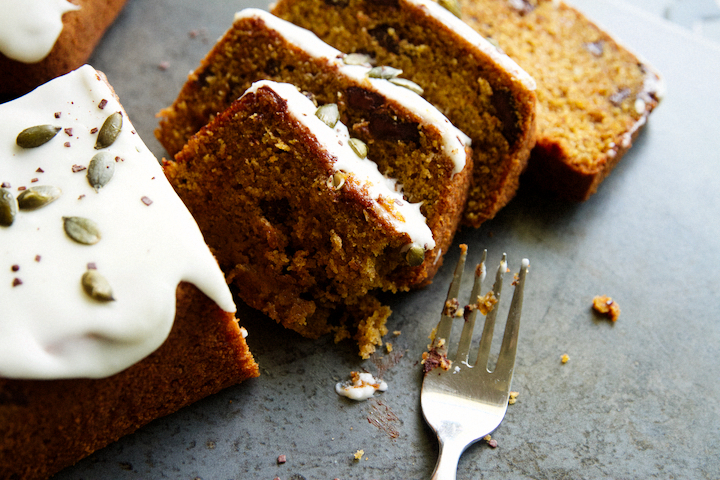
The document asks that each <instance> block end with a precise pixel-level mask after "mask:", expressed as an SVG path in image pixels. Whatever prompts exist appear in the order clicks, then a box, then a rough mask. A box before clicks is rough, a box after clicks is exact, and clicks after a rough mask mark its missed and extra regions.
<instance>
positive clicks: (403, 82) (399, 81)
mask: <svg viewBox="0 0 720 480" xmlns="http://www.w3.org/2000/svg"><path fill="white" fill-rule="evenodd" d="M390 83H392V84H395V85H397V86H398V87H404V88H407V89H408V90H411V91H413V92H415V93H417V94H418V95H422V94H423V93H424V90H423V89H422V87H421V86H420V85H418V84H417V83H415V82H413V81H411V80H408V79H407V78H391V79H390Z"/></svg>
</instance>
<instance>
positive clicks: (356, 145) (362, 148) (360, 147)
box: [348, 138, 368, 158]
mask: <svg viewBox="0 0 720 480" xmlns="http://www.w3.org/2000/svg"><path fill="white" fill-rule="evenodd" d="M348 143H349V144H350V147H351V148H352V149H353V152H355V153H356V154H357V156H358V157H360V158H365V157H367V154H368V147H367V144H366V143H365V142H363V141H362V140H360V139H359V138H351V139H350V140H349V141H348Z"/></svg>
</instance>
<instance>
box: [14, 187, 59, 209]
mask: <svg viewBox="0 0 720 480" xmlns="http://www.w3.org/2000/svg"><path fill="white" fill-rule="evenodd" d="M60 195H62V191H61V190H60V189H59V188H57V187H53V186H52V185H38V186H37V187H30V188H28V189H27V190H23V192H22V193H21V194H20V195H18V197H17V202H18V207H20V210H37V209H38V208H42V207H44V206H46V205H48V204H50V203H52V202H54V201H55V200H57V199H58V198H60Z"/></svg>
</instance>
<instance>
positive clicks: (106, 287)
mask: <svg viewBox="0 0 720 480" xmlns="http://www.w3.org/2000/svg"><path fill="white" fill-rule="evenodd" d="M80 283H81V284H82V287H83V290H85V293H87V294H88V295H90V296H91V297H92V298H94V299H95V300H100V301H101V302H112V301H114V300H115V298H114V297H113V293H112V288H110V283H109V282H108V281H107V279H106V278H105V277H103V276H102V275H100V274H99V273H98V272H97V270H88V271H87V272H85V273H83V276H82V279H81V280H80Z"/></svg>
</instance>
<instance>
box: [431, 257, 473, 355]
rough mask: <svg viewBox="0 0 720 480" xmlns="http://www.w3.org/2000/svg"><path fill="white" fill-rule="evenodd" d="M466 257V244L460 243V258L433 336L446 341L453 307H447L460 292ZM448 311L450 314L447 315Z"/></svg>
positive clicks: (450, 326)
mask: <svg viewBox="0 0 720 480" xmlns="http://www.w3.org/2000/svg"><path fill="white" fill-rule="evenodd" d="M466 258H467V245H465V244H462V245H460V258H459V259H458V263H457V265H456V266H455V273H454V274H453V281H452V283H451V284H450V288H449V289H448V294H447V299H446V300H445V305H443V311H442V316H441V317H440V322H439V323H438V326H437V330H436V331H435V338H438V339H439V338H444V339H445V341H446V342H447V341H448V339H449V337H450V332H452V324H453V313H454V309H451V308H449V304H450V302H453V301H457V298H458V295H459V294H460V282H461V281H462V276H463V270H464V269H465V259H466ZM448 313H450V315H448Z"/></svg>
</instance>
